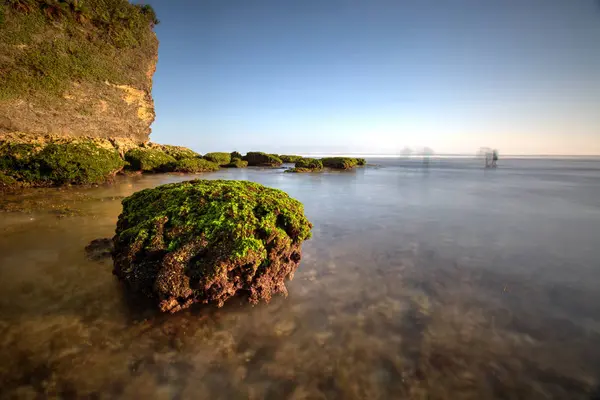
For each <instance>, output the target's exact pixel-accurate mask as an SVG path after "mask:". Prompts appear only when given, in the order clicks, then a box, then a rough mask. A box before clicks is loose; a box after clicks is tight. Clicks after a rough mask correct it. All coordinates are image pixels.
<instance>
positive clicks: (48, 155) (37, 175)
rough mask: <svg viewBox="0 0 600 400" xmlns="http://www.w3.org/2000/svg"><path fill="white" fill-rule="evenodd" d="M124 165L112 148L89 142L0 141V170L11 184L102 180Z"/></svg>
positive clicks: (57, 183)
mask: <svg viewBox="0 0 600 400" xmlns="http://www.w3.org/2000/svg"><path fill="white" fill-rule="evenodd" d="M124 164H125V163H124V162H123V160H122V159H121V157H119V153H118V152H117V151H116V150H115V149H112V148H111V149H108V148H104V147H101V146H100V145H98V144H96V143H94V142H92V141H73V142H64V143H37V144H35V143H11V142H2V143H0V172H2V173H3V174H4V175H5V176H7V177H9V178H10V182H12V184H13V185H19V186H56V185H67V184H76V185H77V184H95V183H102V182H105V181H107V180H109V179H111V178H112V177H113V176H114V175H115V174H116V173H117V172H118V171H119V170H121V169H122V168H123V166H124ZM5 181H6V182H8V181H9V180H8V179H5ZM6 185H8V183H7V184H6Z"/></svg>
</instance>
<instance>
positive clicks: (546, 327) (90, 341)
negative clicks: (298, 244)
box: [0, 157, 600, 399]
mask: <svg viewBox="0 0 600 400" xmlns="http://www.w3.org/2000/svg"><path fill="white" fill-rule="evenodd" d="M367 161H368V163H369V165H368V166H367V167H364V168H357V169H355V170H353V171H343V172H324V173H309V174H288V173H284V171H283V170H282V169H260V168H248V169H239V170H238V169H225V170H221V171H219V172H215V173H205V174H198V175H177V174H157V175H143V176H136V177H119V178H118V179H117V182H115V183H114V184H112V185H103V186H99V187H93V188H68V189H36V190H25V191H23V192H22V193H19V194H4V195H2V198H1V199H0V209H1V210H2V211H1V212H0V292H2V294H3V295H2V296H1V298H0V361H1V362H0V391H1V394H2V398H36V396H37V397H42V398H46V397H53V396H54V397H61V398H148V399H151V398H169V399H448V398H451V399H496V398H498V399H598V398H600V389H599V388H600V290H599V288H600V159H598V158H577V157H576V158H563V159H552V158H504V157H501V159H500V161H499V164H498V168H496V169H485V168H483V161H482V160H480V159H475V158H471V157H465V158H440V157H431V158H429V159H428V160H425V159H423V158H415V157H413V158H394V157H386V158H377V157H368V158H367ZM194 178H198V179H243V180H250V181H255V182H259V183H262V184H264V185H267V186H270V187H275V188H279V189H282V190H284V191H286V192H287V193H289V194H290V195H291V196H293V197H295V198H297V199H298V200H300V201H301V202H303V203H304V207H305V213H306V215H307V217H308V218H309V220H310V221H311V222H312V223H313V225H314V228H313V237H312V239H310V240H309V241H307V242H305V244H304V246H303V259H302V263H301V265H300V268H299V269H298V271H297V272H296V275H295V278H294V279H293V280H292V281H290V282H289V283H288V284H287V286H288V290H289V296H288V297H287V298H285V297H277V298H274V299H273V300H272V301H271V303H270V304H260V305H258V306H254V307H252V306H251V305H249V304H248V303H245V302H243V301H242V300H241V299H237V298H234V299H231V300H230V301H229V302H228V303H226V305H225V306H224V307H223V308H216V307H214V306H197V307H192V308H191V309H189V310H185V311H183V312H180V313H177V314H175V315H162V314H160V313H158V312H157V311H155V310H154V309H153V308H152V307H150V306H148V305H147V304H143V303H140V302H139V301H137V300H135V299H133V298H131V297H130V296H129V295H128V294H127V293H125V291H124V288H123V287H122V285H121V284H120V283H119V282H118V281H117V280H116V278H115V277H114V276H113V275H112V273H111V271H112V262H111V260H110V258H106V257H98V258H96V259H94V258H90V257H88V256H87V255H86V252H85V251H84V248H85V246H86V245H87V244H88V243H90V242H91V241H92V240H94V239H97V238H110V237H112V235H113V234H114V229H115V224H116V220H117V217H118V215H119V213H120V210H121V205H120V201H121V200H122V198H123V197H125V196H127V195H130V194H131V193H133V192H135V191H138V190H141V189H143V188H148V187H154V186H157V185H160V184H164V183H169V182H178V181H183V180H188V179H194Z"/></svg>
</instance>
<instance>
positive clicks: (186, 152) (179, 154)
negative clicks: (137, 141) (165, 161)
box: [152, 144, 201, 160]
mask: <svg viewBox="0 0 600 400" xmlns="http://www.w3.org/2000/svg"><path fill="white" fill-rule="evenodd" d="M152 145H153V146H156V147H159V148H160V149H161V150H162V151H164V152H165V154H167V155H169V156H171V157H173V158H174V159H176V160H183V159H185V158H197V157H198V158H199V157H201V156H200V154H198V153H196V152H195V151H194V150H192V149H188V148H187V147H183V146H172V145H169V144H161V145H156V144H152Z"/></svg>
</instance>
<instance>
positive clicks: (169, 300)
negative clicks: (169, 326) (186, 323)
mask: <svg viewBox="0 0 600 400" xmlns="http://www.w3.org/2000/svg"><path fill="white" fill-rule="evenodd" d="M311 228H312V225H311V223H310V222H309V221H308V220H307V219H306V217H305V216H304V210H303V206H302V204H301V203H300V202H298V201H297V200H295V199H293V198H291V197H289V196H288V195H287V194H286V193H284V192H282V191H280V190H277V189H271V188H268V187H265V186H262V185H260V184H257V183H252V182H246V181H225V180H193V181H187V182H182V183H174V184H168V185H163V186H158V187H156V188H154V189H146V190H142V191H140V192H137V193H135V194H133V195H132V196H130V197H128V198H126V199H124V200H123V212H122V214H121V215H120V216H119V220H118V223H117V230H116V235H115V236H114V238H113V242H114V253H113V261H114V271H113V272H114V274H115V275H116V276H117V277H118V278H119V279H120V280H122V281H123V282H124V283H125V285H126V287H128V288H129V289H131V290H133V291H134V292H137V293H141V294H144V295H146V296H148V297H150V298H152V299H154V300H155V301H156V303H157V305H158V307H159V308H160V309H161V310H162V311H165V312H166V311H169V312H176V311H178V310H181V309H183V308H186V307H188V306H190V305H191V304H193V303H213V304H216V305H218V306H222V305H223V303H224V302H225V301H226V300H227V299H229V298H230V297H232V296H234V295H236V294H245V295H248V299H249V301H250V302H251V303H253V304H254V303H257V302H259V301H260V300H265V301H267V302H268V301H269V300H270V299H271V296H272V295H274V294H277V293H282V294H287V289H286V287H285V280H286V279H291V278H292V277H293V275H294V271H295V270H296V269H297V268H298V265H299V263H300V259H301V247H302V242H303V241H304V240H306V239H308V238H310V236H311V232H310V231H311Z"/></svg>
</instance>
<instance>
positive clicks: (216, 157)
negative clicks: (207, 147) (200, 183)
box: [204, 152, 231, 166]
mask: <svg viewBox="0 0 600 400" xmlns="http://www.w3.org/2000/svg"><path fill="white" fill-rule="evenodd" d="M204 159H205V160H208V161H211V162H214V163H216V164H218V165H220V166H225V165H227V164H229V163H230V162H231V153H219V152H216V153H206V154H205V155H204Z"/></svg>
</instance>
